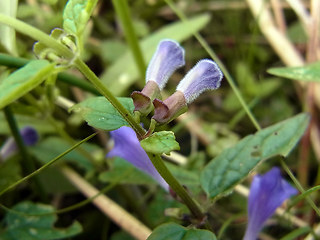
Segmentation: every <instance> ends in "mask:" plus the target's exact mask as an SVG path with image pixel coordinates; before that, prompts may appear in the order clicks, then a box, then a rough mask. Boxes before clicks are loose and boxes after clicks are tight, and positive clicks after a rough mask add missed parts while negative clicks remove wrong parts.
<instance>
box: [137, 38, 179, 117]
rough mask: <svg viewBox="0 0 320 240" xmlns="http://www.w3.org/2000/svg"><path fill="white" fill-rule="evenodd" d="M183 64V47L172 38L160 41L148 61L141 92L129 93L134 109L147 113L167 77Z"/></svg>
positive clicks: (158, 95)
mask: <svg viewBox="0 0 320 240" xmlns="http://www.w3.org/2000/svg"><path fill="white" fill-rule="evenodd" d="M184 64H185V62H184V50H183V48H182V47H181V46H180V45H179V44H178V43H177V42H175V41H173V40H163V41H161V42H160V43H159V45H158V48H157V51H156V52H155V54H154V55H153V57H152V59H151V61H150V63H149V66H148V69H147V73H146V85H145V87H144V88H143V90H142V91H141V92H139V91H134V92H133V93H132V94H131V97H132V99H133V102H134V105H135V111H140V112H141V113H143V114H145V115H146V114H148V113H149V112H150V111H151V110H152V108H153V105H152V101H153V99H155V98H161V95H160V91H161V90H162V89H163V88H164V86H165V85H166V83H167V81H168V79H169V77H170V76H171V75H172V73H173V72H174V71H175V70H176V69H178V68H179V67H182V66H183V65H184Z"/></svg>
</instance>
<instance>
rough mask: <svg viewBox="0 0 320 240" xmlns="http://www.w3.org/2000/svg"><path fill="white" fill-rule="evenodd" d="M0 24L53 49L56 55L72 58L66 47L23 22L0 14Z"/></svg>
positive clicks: (72, 55)
mask: <svg viewBox="0 0 320 240" xmlns="http://www.w3.org/2000/svg"><path fill="white" fill-rule="evenodd" d="M0 23H3V24H6V25H8V26H10V27H12V28H14V29H16V30H17V31H19V32H21V33H23V34H25V35H27V36H29V37H31V38H33V39H36V40H38V41H39V42H42V43H43V44H45V45H46V46H48V47H50V48H53V49H54V50H56V51H57V53H58V54H60V55H62V56H64V57H66V58H69V59H72V58H73V57H74V54H73V53H72V52H71V51H70V50H69V49H68V48H67V47H66V46H64V45H62V44H60V43H59V42H58V41H57V40H55V39H54V38H52V37H50V36H49V35H47V34H46V33H44V32H42V31H40V30H39V29H37V28H35V27H32V26H30V25H29V24H27V23H24V22H23V21H20V20H18V19H15V18H12V17H9V16H6V15H3V14H0Z"/></svg>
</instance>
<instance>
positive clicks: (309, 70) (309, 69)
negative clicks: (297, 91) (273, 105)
mask: <svg viewBox="0 0 320 240" xmlns="http://www.w3.org/2000/svg"><path fill="white" fill-rule="evenodd" d="M268 73H270V74H273V75H275V76H278V77H284V78H289V79H293V80H299V81H306V82H319V81H320V62H316V63H312V64H308V65H305V66H303V67H282V68H270V69H268Z"/></svg>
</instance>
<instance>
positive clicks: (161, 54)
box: [146, 40, 185, 90]
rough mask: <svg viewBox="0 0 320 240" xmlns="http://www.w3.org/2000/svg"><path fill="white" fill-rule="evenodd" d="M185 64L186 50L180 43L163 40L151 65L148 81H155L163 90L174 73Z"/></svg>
mask: <svg viewBox="0 0 320 240" xmlns="http://www.w3.org/2000/svg"><path fill="white" fill-rule="evenodd" d="M184 64H185V62H184V49H183V48H182V47H181V46H180V45H179V43H177V42H175V41H173V40H162V41H161V42H160V43H159V45H158V48H157V51H156V52H155V54H154V55H153V57H152V59H151V61H150V63H149V66H148V69H147V73H146V81H147V82H148V81H155V82H156V83H157V84H158V86H159V88H160V90H162V89H163V88H164V86H165V85H166V83H167V81H168V79H169V77H170V76H171V75H172V73H173V72H174V71H175V70H176V69H178V68H179V67H182V66H183V65H184Z"/></svg>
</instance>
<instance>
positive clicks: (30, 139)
mask: <svg viewBox="0 0 320 240" xmlns="http://www.w3.org/2000/svg"><path fill="white" fill-rule="evenodd" d="M20 134H21V137H22V140H23V142H24V144H25V145H26V146H32V145H34V144H36V143H37V142H38V139H39V135H38V133H37V131H36V130H35V129H34V128H33V127H29V126H27V127H24V128H23V129H21V130H20ZM17 150H18V147H17V144H16V142H15V140H14V138H13V137H10V138H8V139H7V140H6V142H5V143H4V144H3V146H2V147H1V150H0V158H1V159H2V160H3V161H4V160H5V159H7V158H9V157H10V156H12V155H13V154H14V153H16V152H17Z"/></svg>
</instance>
